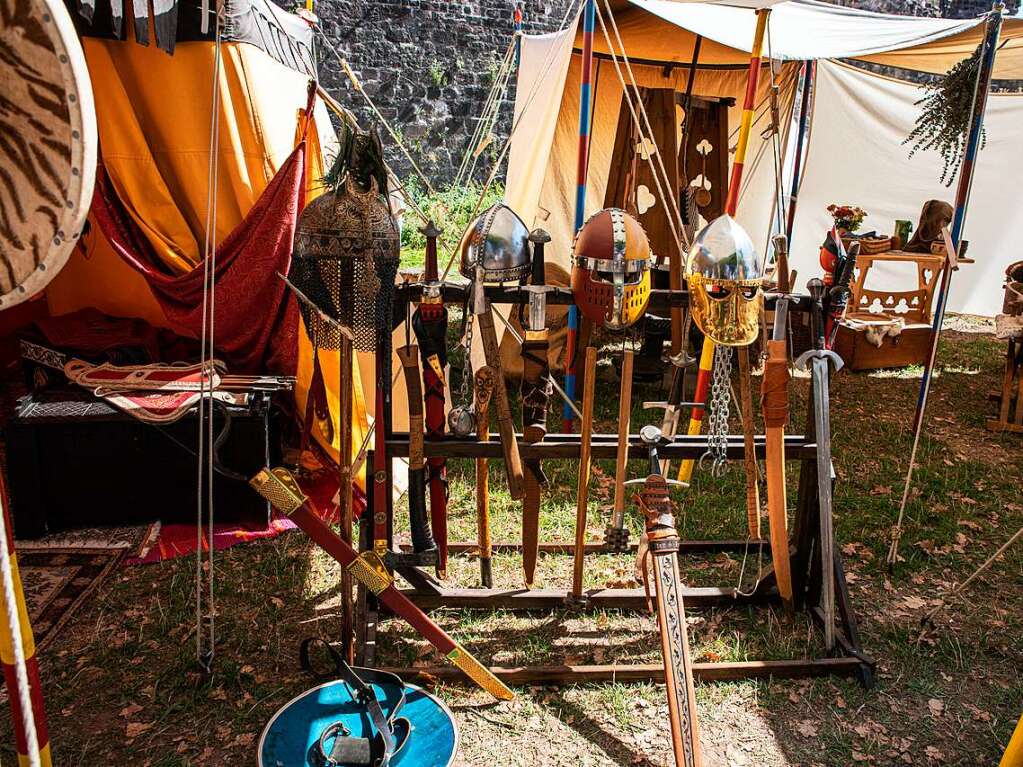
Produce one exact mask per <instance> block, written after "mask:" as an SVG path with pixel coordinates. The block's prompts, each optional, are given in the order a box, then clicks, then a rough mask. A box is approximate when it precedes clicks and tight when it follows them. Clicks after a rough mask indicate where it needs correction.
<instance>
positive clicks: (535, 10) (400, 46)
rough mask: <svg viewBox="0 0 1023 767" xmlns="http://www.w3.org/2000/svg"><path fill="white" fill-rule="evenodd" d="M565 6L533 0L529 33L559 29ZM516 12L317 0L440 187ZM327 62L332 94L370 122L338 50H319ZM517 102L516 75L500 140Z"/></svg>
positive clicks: (502, 0) (402, 165)
mask: <svg viewBox="0 0 1023 767" xmlns="http://www.w3.org/2000/svg"><path fill="white" fill-rule="evenodd" d="M568 4H569V3H568V1H567V0H540V1H539V2H536V0H530V2H529V3H528V4H527V5H528V9H527V10H528V13H527V16H526V18H525V19H524V25H523V29H524V31H525V32H527V33H537V32H549V31H552V30H555V29H557V28H558V25H559V23H560V22H561V19H562V18H563V16H564V14H565V10H566V8H567V6H568ZM513 12H514V5H513V4H512V3H511V2H509V0H454V1H452V0H320V2H319V3H318V5H317V13H318V15H319V16H320V19H321V23H322V28H323V31H324V33H325V35H326V36H327V37H328V38H329V39H330V40H331V42H332V44H333V45H334V46H335V47H336V48H337V50H338V52H340V53H341V55H343V56H345V57H346V58H347V59H348V61H349V63H350V64H351V66H352V69H353V70H354V71H355V72H356V74H357V75H358V76H359V78H360V80H361V81H362V82H363V85H364V88H365V90H366V93H367V94H368V95H369V96H370V97H371V98H372V99H373V101H374V102H375V103H376V105H377V107H378V108H379V109H380V113H381V114H382V115H383V116H384V117H385V118H386V119H387V120H388V122H390V123H391V124H392V125H393V126H394V128H395V129H396V130H397V132H398V133H399V134H400V135H401V137H402V138H403V140H404V142H405V144H406V146H407V147H408V148H409V150H410V152H411V154H412V155H413V157H415V159H416V162H417V163H418V164H419V165H420V167H422V168H423V170H424V172H425V173H426V175H427V176H428V177H429V178H430V179H431V181H436V182H437V183H443V182H445V181H449V180H450V179H451V178H452V177H453V176H454V175H455V173H456V172H457V170H458V167H459V165H460V164H461V162H462V156H463V154H464V152H465V150H466V148H467V146H468V144H469V142H470V139H471V137H472V135H473V132H474V131H475V129H476V125H477V121H478V119H479V116H480V113H481V112H482V110H483V105H484V103H485V101H486V99H487V96H488V94H489V93H490V90H491V86H492V85H493V82H494V79H495V77H496V74H497V71H498V68H499V66H500V63H501V60H502V59H503V57H504V55H505V52H506V50H507V48H508V45H509V44H510V43H511V41H512V39H513V34H514V29H515V23H514V18H513ZM320 61H321V72H320V76H321V78H322V80H323V82H324V84H325V85H326V86H327V87H328V89H329V90H330V91H331V93H334V94H335V95H340V98H341V101H342V102H343V103H344V104H345V105H347V106H350V107H352V108H353V109H354V111H355V112H356V113H357V114H358V115H359V117H360V119H361V120H362V122H363V124H364V125H368V124H370V122H372V116H371V114H370V112H369V109H368V108H367V107H366V105H365V101H364V100H363V99H362V97H361V96H360V95H359V94H358V93H356V92H355V90H354V89H353V88H352V86H351V83H350V82H349V80H348V78H347V77H346V76H345V74H344V72H342V70H341V68H340V66H339V64H338V62H337V59H336V58H335V57H334V55H333V53H331V52H329V51H326V50H324V51H321V55H320ZM514 101H515V88H514V77H513V78H512V81H511V83H510V86H509V90H508V93H507V96H506V99H505V103H503V104H502V105H501V112H500V114H501V120H500V121H499V123H498V126H497V130H496V133H497V134H498V135H500V136H506V135H507V132H508V129H509V126H510V123H511V112H512V105H513V104H514ZM384 143H385V145H387V156H388V160H389V161H390V162H391V163H392V165H393V166H394V167H395V168H396V169H397V170H398V171H399V172H403V173H407V172H408V170H409V163H408V161H407V160H406V159H405V158H404V157H403V156H401V154H400V153H399V152H397V151H396V150H395V149H394V147H393V143H392V142H389V141H387V140H386V138H385V142H384ZM495 144H496V142H495ZM481 165H484V166H486V165H488V164H487V163H486V162H482V161H481ZM478 175H479V173H477V176H478Z"/></svg>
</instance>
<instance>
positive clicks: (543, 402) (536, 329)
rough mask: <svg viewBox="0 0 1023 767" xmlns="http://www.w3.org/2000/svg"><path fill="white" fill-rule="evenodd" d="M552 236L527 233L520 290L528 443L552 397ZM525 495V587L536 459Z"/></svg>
mask: <svg viewBox="0 0 1023 767" xmlns="http://www.w3.org/2000/svg"><path fill="white" fill-rule="evenodd" d="M550 240H551V236H550V235H549V234H548V233H547V232H545V231H544V230H543V229H536V230H534V231H533V232H531V233H530V235H529V241H530V242H531V243H532V245H533V259H532V263H531V265H530V268H531V270H532V271H531V277H530V281H529V284H528V285H524V286H523V287H522V290H524V291H526V292H527V293H529V322H528V327H526V328H524V337H523V340H522V388H521V396H522V437H523V439H524V440H525V441H526V442H528V443H534V442H540V441H542V440H543V438H544V437H545V436H547V406H548V403H549V401H550V397H551V391H552V386H551V370H550V364H549V362H548V360H547V352H548V349H549V348H550V344H549V341H548V338H547V333H548V331H547V294H548V293H549V292H550V291H552V290H554V287H553V286H549V285H547V284H546V275H545V264H544V246H545V245H546V244H547V243H548V242H550ZM523 477H524V479H525V497H524V498H523V500H522V569H523V572H524V574H525V580H526V586H527V587H531V586H532V585H533V580H534V578H535V576H536V560H537V556H538V554H539V551H540V490H541V488H542V487H543V486H544V485H546V484H547V482H546V478H545V477H544V474H543V468H542V467H541V465H540V460H539V459H534V460H531V461H527V462H526V463H525V464H524V465H523Z"/></svg>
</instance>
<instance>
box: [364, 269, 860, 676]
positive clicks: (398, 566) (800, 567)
mask: <svg viewBox="0 0 1023 767" xmlns="http://www.w3.org/2000/svg"><path fill="white" fill-rule="evenodd" d="M421 290H422V288H421V286H420V285H416V284H406V285H401V286H399V287H398V288H397V296H396V307H395V316H404V310H403V309H402V307H404V306H406V303H405V302H406V301H413V302H416V301H418V300H419V297H420V295H421ZM465 293H466V288H465V286H463V285H454V284H450V283H446V284H445V285H444V287H443V291H442V294H443V298H444V301H445V303H450V304H452V305H456V304H457V305H464V303H465V299H466V295H465ZM486 293H487V297H488V298H489V299H490V301H491V302H492V304H494V305H498V304H524V303H527V302H528V293H526V292H525V291H521V290H519V289H518V288H517V287H514V286H513V287H503V286H494V287H491V286H488V287H487V288H486ZM547 301H548V304H562V305H564V304H570V303H572V294H571V291H570V290H568V289H566V288H559V289H558V290H557V291H556V292H552V293H550V294H548V298H547ZM773 301H774V298H773V296H772V295H771V294H768V295H767V296H766V302H767V308H768V310H770V309H771V307H772V305H773ZM687 303H688V294H687V293H686V292H685V291H670V290H655V291H653V292H652V296H651V300H650V307H649V308H650V310H652V311H654V312H658V311H660V312H663V313H667V312H668V311H669V310H670V308H671V307H673V306H679V307H683V306H686V305H687ZM789 311H790V312H794V313H806V312H813V311H818V312H819V311H821V309H820V306H819V304H816V303H815V302H814V301H813V300H812V299H811V298H810V297H809V296H805V295H802V296H793V297H791V299H790V303H789ZM390 353H391V350H390V348H381V349H380V350H378V354H384V355H390ZM813 369H814V372H813V375H819V374H821V373H820V371H821V370H823V371H825V372H824V373H823V374H824V375H827V372H826V371H827V370H828V366H827V365H819V366H813ZM827 383H828V382H827V381H826V382H825V385H824V387H823V391H824V392H825V393H826V392H827V391H828V386H827ZM813 388H814V387H813V386H811V388H810V392H811V394H810V399H809V406H808V412H807V419H806V429H805V432H806V433H804V434H789V435H786V436H785V458H786V461H787V463H788V466H789V467H791V466H792V465H793V464H797V465H798V467H799V474H798V477H799V483H798V494H797V498H796V505H795V509H796V513H795V520H794V525H793V527H792V530H791V537H790V554H791V564H792V581H793V592H794V599H793V602H794V609H795V610H796V611H797V612H805V613H808V614H809V615H810V616H811V618H812V619H813V622H814V625H815V626H816V627H817V628H818V629H820V630H821V632H822V636H823V626H824V625H825V620H826V618H825V613H824V609H823V608H822V607H821V605H822V600H821V594H822V589H823V586H824V583H825V581H824V579H825V578H831V579H833V584H834V595H835V599H834V604H835V615H834V623H833V625H834V646H833V647H832V648H828V653H827V654H826V655H824V656H822V657H812V658H791V659H784V660H751V661H743V662H734V661H732V662H714V663H704V662H699V663H693V673H694V674H695V676H696V678H698V679H703V680H736V679H753V678H766V677H777V678H798V677H815V676H827V675H840V676H854V677H857V678H858V679H859V680H860V682H861V683H862V684H863V685H864V686H865V687H869V686H871V685H872V684H873V673H874V666H875V663H874V661H873V659H872V658H871V657H870V656H868V655H867V654H866V653H865V652H864V651H863V649H862V646H861V644H860V637H859V632H858V629H857V622H856V615H855V612H854V610H853V606H852V603H851V601H850V598H849V589H848V585H847V582H846V578H845V570H844V567H843V564H842V555H841V551H840V549H839V547H838V546H837V545H835V542H834V541H832V545H831V546H830V547H825V550H827V549H829V548H830V551H831V552H832V555H833V560H832V562H831V565H830V566H828V567H825V566H824V564H823V562H822V557H821V553H820V552H821V548H822V547H821V545H820V543H821V538H820V531H821V529H822V526H821V519H822V515H827V517H831V515H832V509H831V508H821V504H820V501H819V498H820V496H821V495H822V494H820V493H818V487H819V485H818V483H820V482H829V483H831V484H832V487H833V485H834V482H835V474H834V469H833V468H832V471H831V472H830V476H827V477H821V476H819V473H818V468H817V466H818V461H817V456H818V452H819V451H825V453H826V455H827V456H828V458H829V461H828V464H829V465H830V454H831V446H830V444H820V443H818V441H817V440H816V437H815V434H814V431H815V428H816V427H815V415H816V412H817V410H818V409H820V410H822V411H823V413H824V414H825V416H827V414H828V413H829V402H828V401H827V398H826V396H825V397H824V398H822V399H823V400H824V401H816V400H815V398H814V396H813ZM387 420H388V421H389V420H390V419H387ZM387 427H388V428H387V434H388V438H387V450H388V455H389V456H390V457H391V458H398V457H407V456H408V454H409V439H408V434H407V433H395V432H393V431H392V430H391V429H390V424H389V423H388V424H387ZM617 440H618V435H617V434H597V433H595V434H593V437H592V440H591V444H592V457H593V458H594V459H613V458H614V457H615V455H616V447H617ZM754 446H755V450H756V453H757V456H758V457H759V458H762V457H763V456H764V446H765V439H764V436H763V435H762V434H761V435H757V436H756V438H755V440H754ZM707 448H708V438H707V436H706V435H699V436H688V435H680V436H676V437H675V438H674V439H673V440H672V441H671V442H670V443H669V444H667V445H665V446H664V447H662V448H659V449H658V453H659V455H660V457H661V458H667V459H671V460H673V461H677V460H680V459H684V458H692V459H699V458H700V456H702V455H703V454H704V453H705V452H706V451H707ZM519 449H520V451H521V455H522V459H523V460H524V461H525V460H529V459H531V458H540V459H544V460H558V459H562V460H565V459H568V460H571V459H578V458H579V453H580V440H579V435H577V434H548V435H547V436H546V437H545V438H544V439H543V441H541V442H536V443H532V444H530V443H527V442H525V441H522V442H520V443H519ZM425 453H426V456H427V457H429V456H435V455H442V456H445V457H448V458H488V459H500V458H501V456H502V452H501V445H500V443H499V442H498V441H497V440H496V438H491V439H489V440H488V441H486V442H480V441H477V440H476V439H473V438H470V439H458V438H455V437H454V436H450V435H449V436H447V437H446V438H445V439H443V440H430V439H427V440H426V444H425ZM743 455H744V445H743V437H742V435H741V434H736V435H730V436H729V438H728V457H729V459H742V458H743ZM646 457H647V448H646V447H645V446H644V445H643V444H642V443H641V441H640V439H639V435H638V434H630V435H629V458H630V459H642V458H646ZM367 465H369V466H372V465H373V460H372V457H368V458H367ZM367 495H368V496H369V503H370V504H372V496H373V494H372V493H368V494H367ZM832 495H833V494H831V493H827V494H825V497H829V498H830V497H832ZM387 511H388V518H389V519H390V518H391V511H392V510H391V509H388V510H387ZM367 512H368V513H366V514H363V515H362V520H363V522H362V530H361V536H360V538H361V546H362V548H363V550H365V549H366V548H368V547H369V546H370V540H369V539H370V537H371V536H370V534H369V532H370V528H371V527H372V521H371V520H372V519H373V509H372V508H370V509H368V510H367ZM825 521H827V520H825ZM825 529H831V530H833V529H834V527H833V525H830V524H828V525H826V528H825ZM758 543H762V544H763V546H762V548H763V549H764V550H765V551H769V550H770V546H769V545H768V542H767V541H766V540H764V541H756V540H683V541H682V542H681V545H680V548H679V556H680V557H685V556H686V555H691V554H698V553H700V554H703V553H708V552H711V553H713V552H741V551H743V550H744V549H746V547H747V546H751V545H752V546H756V545H757V544H758ZM475 548H476V544H475V543H471V544H470V543H451V544H449V551H450V552H451V553H456V552H460V551H461V552H465V551H468V550H472V549H475ZM520 548H521V547H520V546H519V545H517V544H513V543H503V544H496V545H495V546H494V550H495V553H497V552H501V551H505V552H509V551H515V550H518V549H520ZM574 550H575V546H574V544H573V543H572V542H568V543H554V544H550V543H549V544H541V551H544V552H546V553H565V554H572V553H574ZM586 551H587V552H593V553H596V552H600V551H605V548H604V546H603V544H598V543H593V544H587V545H586ZM632 551H633V552H635V545H633V547H632ZM394 562H395V564H394V565H393V566H394V570H395V571H396V572H397V573H398V574H400V575H401V576H402V577H403V578H404V579H405V580H406V581H407V582H408V583H409V584H411V588H410V589H405V590H404V591H403V593H404V594H405V595H406V596H408V597H409V598H410V599H411V600H412V601H413V602H415V603H416V604H417V605H418V606H419V607H420V608H421V609H423V610H425V611H427V612H429V611H430V610H435V609H439V608H445V607H450V608H458V609H463V610H464V609H478V610H497V609H501V610H513V611H533V612H554V611H558V610H565V609H566V608H573V609H579V610H587V609H600V608H603V609H612V610H622V611H637V612H642V611H645V610H646V609H647V606H646V598H645V595H644V591H643V589H642V588H633V589H617V588H615V589H609V588H598V589H591V590H589V591H586V592H584V593H583V595H582V598H581V599H580V600H574V599H573V598H572V594H571V590H570V589H567V588H566V589H532V590H530V589H526V588H519V589H496V588H495V589H487V588H451V587H448V586H445V585H444V584H442V583H440V582H439V581H437V580H436V579H435V578H434V577H433V576H432V575H431V574H429V573H427V572H426V571H425V570H423V569H422V568H420V567H417V566H415V565H413V564H404V563H402V562H401V556H400V555H399V556H397V557H395V558H394ZM683 598H684V601H685V606H686V609H687V610H690V611H698V610H700V609H705V608H708V607H729V606H762V607H767V606H770V605H775V604H778V605H780V604H781V599H780V597H779V594H778V590H777V587H776V584H775V580H774V574H773V572H772V571H771V570H770V569H768V570H767V572H766V573H765V576H764V577H763V578H762V579H761V580H760V583H759V585H758V586H757V588H756V589H755V591H753V593H751V594H740V593H738V592H737V590H736V588H735V587H734V586H703V587H695V588H686V589H684V590H683ZM357 604H358V607H357V621H356V623H357V629H356V631H357V636H356V647H355V652H356V661H357V663H358V664H359V665H363V666H371V667H373V666H375V665H376V664H375V660H376V658H375V655H376V626H377V621H378V617H379V615H378V606H377V604H376V603H375V600H374V599H373V597H372V595H371V594H369V593H368V592H367V591H366V589H365V587H363V586H361V585H360V586H359V594H358V600H357ZM387 670H389V671H393V672H395V673H397V674H399V675H400V676H402V677H404V678H406V679H408V680H410V681H414V680H415V679H416V678H417V677H420V676H422V677H424V678H427V677H433V678H435V679H439V680H442V681H448V682H454V681H459V680H460V679H461V678H462V675H461V672H460V671H459V670H458V669H457V668H454V667H451V666H444V665H437V666H432V667H426V668H424V667H417V668H389V669H387ZM491 670H492V671H493V672H494V674H495V675H496V676H497V677H498V678H500V679H501V680H502V681H503V682H505V683H506V684H511V685H523V684H571V683H583V682H595V681H610V680H617V681H654V682H658V681H663V677H664V668H663V665H662V664H660V663H657V664H615V665H589V666H587V665H574V666H570V665H559V666H520V667H515V668H500V667H491Z"/></svg>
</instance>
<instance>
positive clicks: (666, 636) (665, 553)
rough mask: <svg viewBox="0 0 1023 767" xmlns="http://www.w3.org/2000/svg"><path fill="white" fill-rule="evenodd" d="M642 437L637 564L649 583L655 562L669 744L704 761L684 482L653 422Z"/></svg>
mask: <svg viewBox="0 0 1023 767" xmlns="http://www.w3.org/2000/svg"><path fill="white" fill-rule="evenodd" d="M640 439H641V440H642V441H643V444H644V445H646V446H647V449H648V451H649V455H650V474H649V475H648V476H647V478H646V479H644V480H632V481H631V482H630V483H629V484H638V483H639V482H642V485H643V487H642V489H641V490H640V492H639V494H638V496H636V500H637V502H638V504H639V508H640V511H642V513H643V516H644V518H645V520H646V530H645V532H644V534H643V538H642V539H641V540H640V544H639V555H638V560H637V564H638V568H639V569H640V570H641V571H642V575H643V581H644V583H645V584H646V585H647V587H648V593H649V580H648V577H649V576H648V573H647V569H648V564H650V565H652V569H653V581H654V595H655V597H656V600H657V625H658V628H659V629H660V633H661V656H662V658H663V660H664V681H665V688H666V692H667V695H668V721H669V725H670V728H671V748H672V751H673V752H674V755H675V764H676V766H677V767H700V765H701V763H702V760H701V758H700V731H699V726H698V724H697V718H696V691H695V689H694V688H693V663H692V655H691V653H690V650H689V633H688V630H687V628H686V612H685V605H684V604H683V601H682V576H681V574H680V573H679V570H678V548H679V538H678V531H677V530H676V529H675V515H674V512H673V509H672V502H671V496H670V495H669V487H670V485H683V486H684V484H685V483H682V482H678V481H677V480H669V479H667V478H666V477H665V476H664V475H663V474H662V473H661V462H660V459H659V458H658V456H657V448H658V446H659V445H661V444H663V443H665V442H666V440H665V439H664V438H663V437H662V435H661V430H660V429H658V428H657V427H656V426H654V425H653V424H650V425H648V426H644V427H643V428H642V429H641V430H640Z"/></svg>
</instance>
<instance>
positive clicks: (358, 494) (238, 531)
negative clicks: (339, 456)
mask: <svg viewBox="0 0 1023 767" xmlns="http://www.w3.org/2000/svg"><path fill="white" fill-rule="evenodd" d="M300 484H301V485H302V489H303V490H304V491H305V493H306V494H307V495H308V496H309V498H310V500H311V501H312V504H313V506H314V508H316V510H317V513H318V514H319V515H320V517H321V518H322V519H323V520H325V521H328V522H336V521H337V507H336V506H335V505H334V502H333V499H334V495H335V494H336V493H337V489H338V478H337V473H336V472H333V471H320V472H317V473H316V474H314V475H312V476H309V477H304V478H302V480H301V481H300ZM365 505H366V501H365V497H364V496H363V494H362V491H361V490H360V489H359V488H355V500H354V512H355V515H356V516H358V515H359V514H361V513H362V510H363V509H364V508H365ZM293 529H295V525H294V524H293V523H292V522H291V520H290V519H288V518H287V517H285V516H283V515H281V514H279V513H278V512H277V511H274V512H273V517H272V519H271V520H270V524H269V526H267V527H266V528H263V529H262V530H252V529H250V528H247V527H242V526H240V525H228V524H216V523H214V525H213V540H212V545H213V549H214V551H220V550H221V549H226V548H228V547H230V546H234V545H235V544H238V543H245V542H246V541H260V540H265V539H268V538H275V537H277V536H278V535H280V534H281V533H283V532H286V531H288V530H293ZM196 543H197V539H196V530H195V525H194V524H174V525H163V526H162V527H161V528H160V533H159V537H158V538H157V540H156V542H155V543H153V544H152V545H151V546H150V547H149V549H148V550H147V551H146V552H145V553H144V554H143V555H142V556H140V557H129V558H127V559H125V560H124V564H125V565H149V564H153V563H154V562H163V561H165V560H168V559H173V558H174V557H183V556H187V555H189V554H194V553H195V549H196ZM201 545H202V550H203V551H208V550H209V547H210V545H211V541H210V537H209V531H208V529H207V528H206V527H204V528H203V531H202V539H201Z"/></svg>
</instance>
